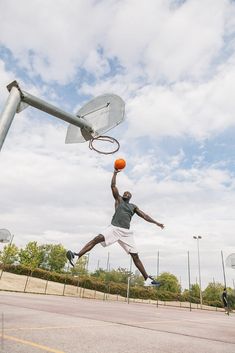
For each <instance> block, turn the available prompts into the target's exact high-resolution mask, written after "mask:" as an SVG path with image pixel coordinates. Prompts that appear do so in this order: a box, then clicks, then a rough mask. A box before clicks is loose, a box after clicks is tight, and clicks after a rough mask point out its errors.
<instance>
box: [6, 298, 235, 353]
mask: <svg viewBox="0 0 235 353" xmlns="http://www.w3.org/2000/svg"><path fill="white" fill-rule="evenodd" d="M0 308H1V310H0V314H1V322H0V332H1V338H0V352H4V353H31V352H32V353H39V352H41V353H42V352H54V353H75V352H76V353H78V352H79V353H88V352H89V353H119V352H120V353H155V352H159V353H184V352H185V353H212V352H213V353H222V352H223V353H234V352H235V314H232V315H230V316H227V315H225V314H224V313H223V312H216V311H215V312H209V311H201V310H194V311H192V312H190V311H189V310H188V309H180V308H169V307H158V308H157V307H156V306H154V305H151V304H133V303H132V304H127V303H123V302H122V303H121V302H108V301H98V300H91V299H80V298H74V297H61V296H50V295H38V294H23V293H11V292H0ZM2 336H3V337H2Z"/></svg>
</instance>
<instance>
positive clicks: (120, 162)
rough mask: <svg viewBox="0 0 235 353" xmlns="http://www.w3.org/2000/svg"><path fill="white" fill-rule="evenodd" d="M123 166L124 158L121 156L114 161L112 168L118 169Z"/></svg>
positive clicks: (124, 163) (124, 164)
mask: <svg viewBox="0 0 235 353" xmlns="http://www.w3.org/2000/svg"><path fill="white" fill-rule="evenodd" d="M125 166H126V161H125V159H122V158H120V159H116V161H115V162H114V168H115V169H118V170H120V169H123V168H125Z"/></svg>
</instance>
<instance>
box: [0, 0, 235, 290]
mask: <svg viewBox="0 0 235 353" xmlns="http://www.w3.org/2000/svg"><path fill="white" fill-rule="evenodd" d="M55 4H56V6H55ZM13 80H17V81H18V82H19V84H20V86H21V88H22V89H23V90H24V91H27V92H29V93H31V94H34V95H36V96H37V97H40V98H42V99H45V100H47V101H48V102H50V103H52V104H54V105H56V106H58V107H60V108H62V109H64V110H66V111H68V112H70V113H76V112H77V110H78V109H79V108H80V107H81V106H82V105H83V104H84V103H86V102H87V101H89V100H90V99H92V98H93V97H95V96H98V95H100V94H103V93H115V94H118V95H119V96H121V97H122V99H123V100H124V101H125V103H126V119H125V122H124V123H123V124H121V125H119V126H118V127H117V128H115V129H114V130H112V131H111V132H110V135H112V136H114V137H115V138H117V139H118V140H119V141H120V144H121V148H120V150H119V152H118V153H116V154H115V155H111V156H105V155H99V154H97V153H96V152H94V151H91V150H89V148H88V145H87V144H86V143H84V144H71V145H68V144H65V143H64V140H65V136H66V129H67V126H68V124H67V123H65V122H63V121H61V120H58V119H56V118H54V117H51V116H49V115H47V114H45V113H42V112H39V111H37V110H36V109H34V108H27V109H25V110H24V111H22V112H21V113H20V114H17V115H16V116H15V119H14V122H13V124H12V126H11V128H10V131H9V134H8V136H7V138H6V141H5V144H4V146H3V148H2V151H1V153H0V166H1V172H0V190H1V204H0V228H7V229H9V230H10V231H11V232H12V233H13V234H14V235H15V237H14V241H15V243H16V245H18V246H24V245H25V244H26V243H27V242H29V241H37V242H38V243H39V244H43V243H62V244H63V245H64V246H65V247H66V248H71V249H74V250H78V249H79V248H80V247H81V246H82V245H84V244H85V243H86V242H87V241H88V240H90V238H91V237H93V236H94V235H96V234H98V233H100V232H102V229H104V228H105V227H106V226H107V225H108V224H109V223H110V219H111V217H112V214H113V206H114V203H113V199H112V195H111V192H110V179H111V176H112V171H113V162H114V160H115V159H116V158H118V157H123V158H125V159H126V161H127V167H126V168H125V170H124V171H123V172H122V173H120V174H119V175H118V180H117V181H118V187H119V191H120V193H122V192H123V191H125V190H130V191H131V192H132V194H133V203H135V204H137V205H138V206H139V208H140V209H141V210H143V211H144V212H146V213H147V214H149V215H150V216H152V217H153V218H155V219H156V220H158V221H160V222H162V223H164V224H165V226H166V228H165V229H164V230H161V229H160V228H158V227H156V226H154V225H153V224H150V223H147V222H144V221H143V220H142V219H140V218H138V216H135V217H134V219H133V222H132V226H133V229H134V230H135V234H136V243H137V246H138V249H139V254H140V257H141V258H142V260H143V262H144V263H145V265H146V268H147V270H148V271H149V272H150V273H151V274H155V273H156V271H157V269H156V268H157V253H158V251H159V253H160V272H163V271H169V272H171V273H174V274H175V275H177V276H178V278H179V279H180V280H181V282H182V285H183V287H187V285H188V284H187V251H189V252H190V261H191V272H192V273H191V276H192V282H196V280H198V266H197V243H196V240H194V239H193V236H194V235H196V236H197V235H201V236H202V239H201V240H200V257H201V271H202V284H203V287H205V286H206V285H207V283H208V282H210V281H213V279H214V280H215V281H218V282H222V281H223V273H222V266H221V250H222V251H223V254H224V257H225V258H226V257H227V256H228V255H229V254H231V253H233V252H235V247H234V229H235V219H234V209H235V180H234V174H235V163H234V162H235V152H234V151H235V142H234V141H235V140H234V133H235V116H234V112H235V98H234V92H235V2H234V1H230V0H203V1H198V0H186V1H182V0H178V1H177V0H157V1H156V0H149V1H148V2H143V1H134V0H93V1H92V0H79V1H77V0H70V1H66V0H57V1H56V2H55V1H53V0H34V1H28V0H21V1H20V4H19V2H18V1H15V0H0V93H1V94H0V107H1V109H3V107H4V104H5V102H6V100H7V97H8V91H7V89H6V85H7V84H9V83H10V82H11V81H13ZM108 252H109V253H110V264H111V268H117V267H119V266H120V267H126V268H128V267H129V264H130V259H129V257H128V256H127V255H126V254H125V253H124V252H123V250H122V249H121V248H119V247H118V246H116V245H113V246H112V247H109V248H107V249H104V248H102V247H100V246H98V247H97V248H95V249H94V250H93V252H92V253H91V255H90V268H91V269H94V268H96V266H97V263H98V261H99V263H100V266H101V267H104V268H105V267H106V261H107V256H108ZM226 274H227V281H228V285H230V286H231V287H233V279H235V272H234V270H232V269H229V268H227V269H226Z"/></svg>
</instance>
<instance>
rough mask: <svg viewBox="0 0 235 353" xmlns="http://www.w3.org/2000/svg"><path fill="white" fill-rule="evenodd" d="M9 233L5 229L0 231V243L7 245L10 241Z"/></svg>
mask: <svg viewBox="0 0 235 353" xmlns="http://www.w3.org/2000/svg"><path fill="white" fill-rule="evenodd" d="M11 237H12V236H11V233H10V232H9V230H7V229H0V243H9V242H10V241H11Z"/></svg>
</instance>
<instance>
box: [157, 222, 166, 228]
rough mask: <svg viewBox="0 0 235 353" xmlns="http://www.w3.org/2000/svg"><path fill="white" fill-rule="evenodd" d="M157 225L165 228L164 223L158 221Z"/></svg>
mask: <svg viewBox="0 0 235 353" xmlns="http://www.w3.org/2000/svg"><path fill="white" fill-rule="evenodd" d="M157 226H158V227H160V228H162V229H164V228H165V226H164V224H162V223H157Z"/></svg>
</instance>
